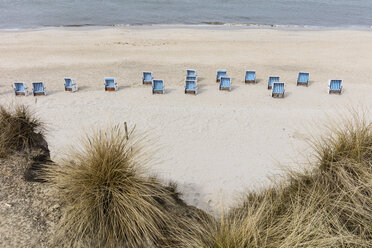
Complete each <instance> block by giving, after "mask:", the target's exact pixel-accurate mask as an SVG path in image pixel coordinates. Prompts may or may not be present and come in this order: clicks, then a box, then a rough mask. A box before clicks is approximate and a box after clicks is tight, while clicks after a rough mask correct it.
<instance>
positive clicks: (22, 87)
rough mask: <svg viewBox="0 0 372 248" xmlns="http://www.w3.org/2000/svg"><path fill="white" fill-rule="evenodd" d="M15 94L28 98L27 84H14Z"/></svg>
mask: <svg viewBox="0 0 372 248" xmlns="http://www.w3.org/2000/svg"><path fill="white" fill-rule="evenodd" d="M14 94H15V95H16V96H28V94H29V92H28V86H27V83H22V82H15V83H14Z"/></svg>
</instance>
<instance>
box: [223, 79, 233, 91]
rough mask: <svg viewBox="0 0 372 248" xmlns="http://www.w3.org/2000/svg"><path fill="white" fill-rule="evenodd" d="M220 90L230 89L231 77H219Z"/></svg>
mask: <svg viewBox="0 0 372 248" xmlns="http://www.w3.org/2000/svg"><path fill="white" fill-rule="evenodd" d="M220 90H228V91H231V78H228V77H221V80H220Z"/></svg>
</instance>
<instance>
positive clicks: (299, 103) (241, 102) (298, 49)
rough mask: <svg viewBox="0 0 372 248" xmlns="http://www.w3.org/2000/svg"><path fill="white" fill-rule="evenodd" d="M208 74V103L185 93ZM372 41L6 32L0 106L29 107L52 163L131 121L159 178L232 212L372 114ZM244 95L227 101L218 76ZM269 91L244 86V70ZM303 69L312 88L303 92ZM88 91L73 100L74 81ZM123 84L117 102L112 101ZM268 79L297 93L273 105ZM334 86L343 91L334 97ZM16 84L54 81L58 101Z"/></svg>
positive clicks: (51, 88) (345, 36)
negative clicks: (67, 85) (146, 82)
mask: <svg viewBox="0 0 372 248" xmlns="http://www.w3.org/2000/svg"><path fill="white" fill-rule="evenodd" d="M187 68H193V69H196V70H197V73H198V76H199V79H198V83H199V88H200V90H199V94H198V95H197V96H193V95H185V94H184V78H185V73H186V72H185V70H186V69H187ZM371 68H372V32H371V31H352V30H334V31H329V30H323V31H298V30H297V31H291V30H269V29H266V30H265V29H263V30H259V29H192V28H172V27H169V28H151V27H148V28H146V27H141V28H108V29H99V30H81V29H75V30H62V29H61V30H44V31H22V32H0V75H1V77H0V104H9V103H11V102H13V103H14V102H24V103H27V104H29V105H31V106H32V107H33V109H35V110H36V112H37V113H38V114H39V115H40V116H41V117H42V119H43V120H45V122H46V123H47V124H48V127H49V132H48V134H47V141H48V143H49V146H50V149H51V153H52V159H58V158H59V157H60V156H61V154H62V153H63V152H64V150H65V148H66V147H67V146H69V145H73V144H74V143H75V141H76V140H77V139H78V138H79V137H80V136H81V135H82V134H83V133H84V132H86V131H88V130H89V129H90V128H92V127H93V128H94V127H105V126H107V125H109V124H116V123H123V122H124V121H126V122H128V123H129V125H134V124H136V127H137V131H138V132H140V133H148V134H149V136H150V137H151V138H152V139H153V140H154V142H153V143H154V144H155V145H156V146H157V147H159V148H160V149H159V151H158V153H157V154H156V155H155V158H154V159H155V160H156V161H158V162H157V163H156V164H155V165H154V166H153V167H151V172H152V173H154V174H157V175H158V176H160V177H162V178H164V179H166V180H173V181H175V182H177V183H178V184H179V186H180V190H181V192H182V193H183V195H184V196H183V198H184V199H185V200H186V202H187V203H189V204H192V205H195V206H197V207H200V208H202V209H204V210H208V211H214V210H219V209H220V208H221V207H222V206H221V204H220V203H221V200H222V199H223V202H224V204H223V207H228V206H230V205H231V204H232V203H233V202H234V200H237V199H238V198H239V197H240V196H241V195H242V194H241V193H242V192H243V191H244V190H245V189H247V188H250V189H254V188H259V187H260V186H262V185H264V184H265V183H267V182H268V177H269V176H272V175H274V174H277V173H280V171H281V167H282V166H293V164H294V163H293V161H296V160H298V161H300V162H302V161H305V159H306V156H308V155H310V152H311V150H310V149H309V145H308V144H307V143H306V138H309V137H310V135H311V134H319V133H320V132H321V131H322V130H323V129H324V128H323V127H322V128H318V127H320V126H321V125H322V124H324V123H325V122H326V121H327V119H328V117H327V116H330V117H331V118H332V117H337V116H338V115H340V114H343V113H347V111H348V110H347V109H348V108H351V107H356V108H362V107H364V108H369V107H370V106H372V82H371V78H372V69H371ZM217 69H227V71H228V75H229V76H230V77H231V78H232V85H233V90H232V91H231V92H226V91H224V92H220V91H219V90H218V85H217V84H216V82H215V77H216V70H217ZM248 69H250V70H255V71H256V73H257V79H258V83H257V84H256V85H245V84H244V73H245V70H248ZM142 71H152V72H153V73H154V76H155V78H157V79H164V80H165V88H166V94H165V95H152V94H151V87H150V86H143V85H142V84H141V77H142ZM299 71H306V72H309V73H310V85H309V87H297V86H296V79H297V75H298V72H299ZM66 76H68V77H74V78H76V79H77V80H78V84H79V87H80V90H79V91H78V92H77V93H69V92H64V91H63V90H64V89H63V84H64V82H63V78H64V77H66ZM105 76H113V77H115V78H116V79H117V81H118V84H119V86H120V89H119V91H117V92H104V91H103V78H104V77H105ZM269 76H280V78H281V81H283V82H285V83H286V97H285V98H284V99H273V98H271V96H270V92H269V91H268V90H267V79H268V77H269ZM328 79H342V80H343V87H344V92H343V94H342V95H341V96H339V95H328V94H327V84H328ZM15 81H22V82H28V84H29V88H31V82H33V81H44V82H45V84H46V86H47V92H48V95H47V96H40V97H36V98H35V97H33V96H28V97H15V96H14V95H13V92H12V87H11V86H12V83H13V82H15Z"/></svg>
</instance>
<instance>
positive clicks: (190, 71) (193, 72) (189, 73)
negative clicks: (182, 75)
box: [186, 69, 196, 77]
mask: <svg viewBox="0 0 372 248" xmlns="http://www.w3.org/2000/svg"><path fill="white" fill-rule="evenodd" d="M186 77H196V70H193V69H187V70H186Z"/></svg>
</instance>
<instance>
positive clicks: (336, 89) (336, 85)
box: [328, 80, 342, 95]
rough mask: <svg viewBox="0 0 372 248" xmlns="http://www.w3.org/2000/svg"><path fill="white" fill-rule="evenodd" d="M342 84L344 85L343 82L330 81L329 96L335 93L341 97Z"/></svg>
mask: <svg viewBox="0 0 372 248" xmlns="http://www.w3.org/2000/svg"><path fill="white" fill-rule="evenodd" d="M341 83H342V80H329V83H328V93H329V94H332V93H335V94H340V95H341V92H342V85H341Z"/></svg>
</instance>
